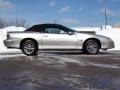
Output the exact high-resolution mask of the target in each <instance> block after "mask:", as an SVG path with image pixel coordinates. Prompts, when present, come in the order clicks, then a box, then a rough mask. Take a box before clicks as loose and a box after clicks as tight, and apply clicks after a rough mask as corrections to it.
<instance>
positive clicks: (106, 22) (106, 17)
mask: <svg viewBox="0 0 120 90" xmlns="http://www.w3.org/2000/svg"><path fill="white" fill-rule="evenodd" d="M107 25H108V16H107V10H106V9H105V29H106V26H107Z"/></svg>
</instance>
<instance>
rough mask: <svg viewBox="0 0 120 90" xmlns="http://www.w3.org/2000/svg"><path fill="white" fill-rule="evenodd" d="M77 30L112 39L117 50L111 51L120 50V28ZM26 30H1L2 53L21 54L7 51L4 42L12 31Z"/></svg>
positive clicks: (11, 28) (0, 47)
mask: <svg viewBox="0 0 120 90" xmlns="http://www.w3.org/2000/svg"><path fill="white" fill-rule="evenodd" d="M74 29H75V30H78V31H95V32H96V34H98V35H103V36H107V37H109V38H111V39H112V40H113V41H114V43H115V48H114V49H111V50H120V39H119V37H120V28H112V27H111V26H107V27H106V29H105V26H104V25H103V26H102V27H75V28H74ZM24 30H25V28H23V27H15V26H10V27H6V28H3V29H0V53H5V52H12V53H14V52H19V51H20V50H16V49H7V48H6V47H5V46H4V44H3V40H5V39H6V35H7V32H10V31H24Z"/></svg>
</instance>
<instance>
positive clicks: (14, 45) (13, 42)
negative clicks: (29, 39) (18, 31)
mask: <svg viewBox="0 0 120 90" xmlns="http://www.w3.org/2000/svg"><path fill="white" fill-rule="evenodd" d="M3 43H4V45H5V46H6V47H7V48H19V41H18V40H12V39H6V40H4V41H3Z"/></svg>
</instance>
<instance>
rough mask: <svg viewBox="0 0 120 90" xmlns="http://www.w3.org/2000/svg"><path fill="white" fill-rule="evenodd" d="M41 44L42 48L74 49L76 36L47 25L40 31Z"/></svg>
mask: <svg viewBox="0 0 120 90" xmlns="http://www.w3.org/2000/svg"><path fill="white" fill-rule="evenodd" d="M42 45H43V49H76V47H77V36H76V34H72V35H70V34H68V32H66V31H64V30H62V29H60V28H56V27H47V28H45V29H44V33H42Z"/></svg>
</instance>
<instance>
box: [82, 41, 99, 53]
mask: <svg viewBox="0 0 120 90" xmlns="http://www.w3.org/2000/svg"><path fill="white" fill-rule="evenodd" d="M99 47H100V46H99V43H98V42H97V41H96V40H88V41H87V42H86V43H85V44H84V47H83V50H82V51H83V53H86V54H97V53H98V52H99V49H100V48H99Z"/></svg>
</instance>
